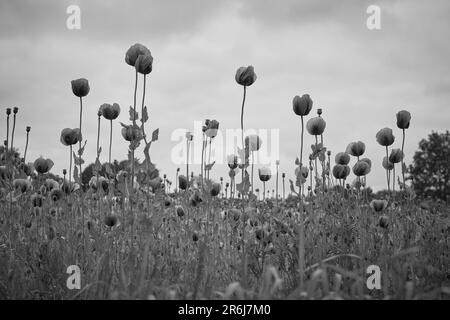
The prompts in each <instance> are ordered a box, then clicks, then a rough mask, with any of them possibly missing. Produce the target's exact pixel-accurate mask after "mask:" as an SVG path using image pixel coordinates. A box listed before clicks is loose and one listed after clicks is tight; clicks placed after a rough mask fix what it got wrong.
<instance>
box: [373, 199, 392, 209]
mask: <svg viewBox="0 0 450 320" xmlns="http://www.w3.org/2000/svg"><path fill="white" fill-rule="evenodd" d="M387 205H388V202H387V201H386V200H376V199H374V200H372V201H371V202H370V207H371V208H372V210H373V211H374V212H381V211H383V210H384V209H386V208H387Z"/></svg>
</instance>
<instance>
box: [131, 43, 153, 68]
mask: <svg viewBox="0 0 450 320" xmlns="http://www.w3.org/2000/svg"><path fill="white" fill-rule="evenodd" d="M140 55H150V56H151V52H150V50H148V48H147V47H146V46H144V45H142V44H140V43H136V44H133V45H132V46H131V47H130V48H129V49H128V51H127V53H126V54H125V62H126V63H127V64H129V65H130V66H132V67H135V66H136V60H137V59H138V57H139V56H140Z"/></svg>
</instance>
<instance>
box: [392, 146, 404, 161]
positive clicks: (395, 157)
mask: <svg viewBox="0 0 450 320" xmlns="http://www.w3.org/2000/svg"><path fill="white" fill-rule="evenodd" d="M402 160H403V152H402V150H401V149H392V150H391V154H390V155H389V162H392V163H394V164H395V163H399V162H401V161H402Z"/></svg>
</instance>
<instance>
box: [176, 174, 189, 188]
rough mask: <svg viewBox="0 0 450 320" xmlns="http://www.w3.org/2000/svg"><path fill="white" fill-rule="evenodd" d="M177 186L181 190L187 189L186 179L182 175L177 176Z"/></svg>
mask: <svg viewBox="0 0 450 320" xmlns="http://www.w3.org/2000/svg"><path fill="white" fill-rule="evenodd" d="M178 186H179V187H180V189H181V190H186V189H187V187H188V182H187V178H186V177H185V176H183V175H179V176H178Z"/></svg>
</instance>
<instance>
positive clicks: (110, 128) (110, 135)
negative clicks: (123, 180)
mask: <svg viewBox="0 0 450 320" xmlns="http://www.w3.org/2000/svg"><path fill="white" fill-rule="evenodd" d="M112 125H113V124H112V120H110V121H109V155H108V161H109V165H111V149H112Z"/></svg>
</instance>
